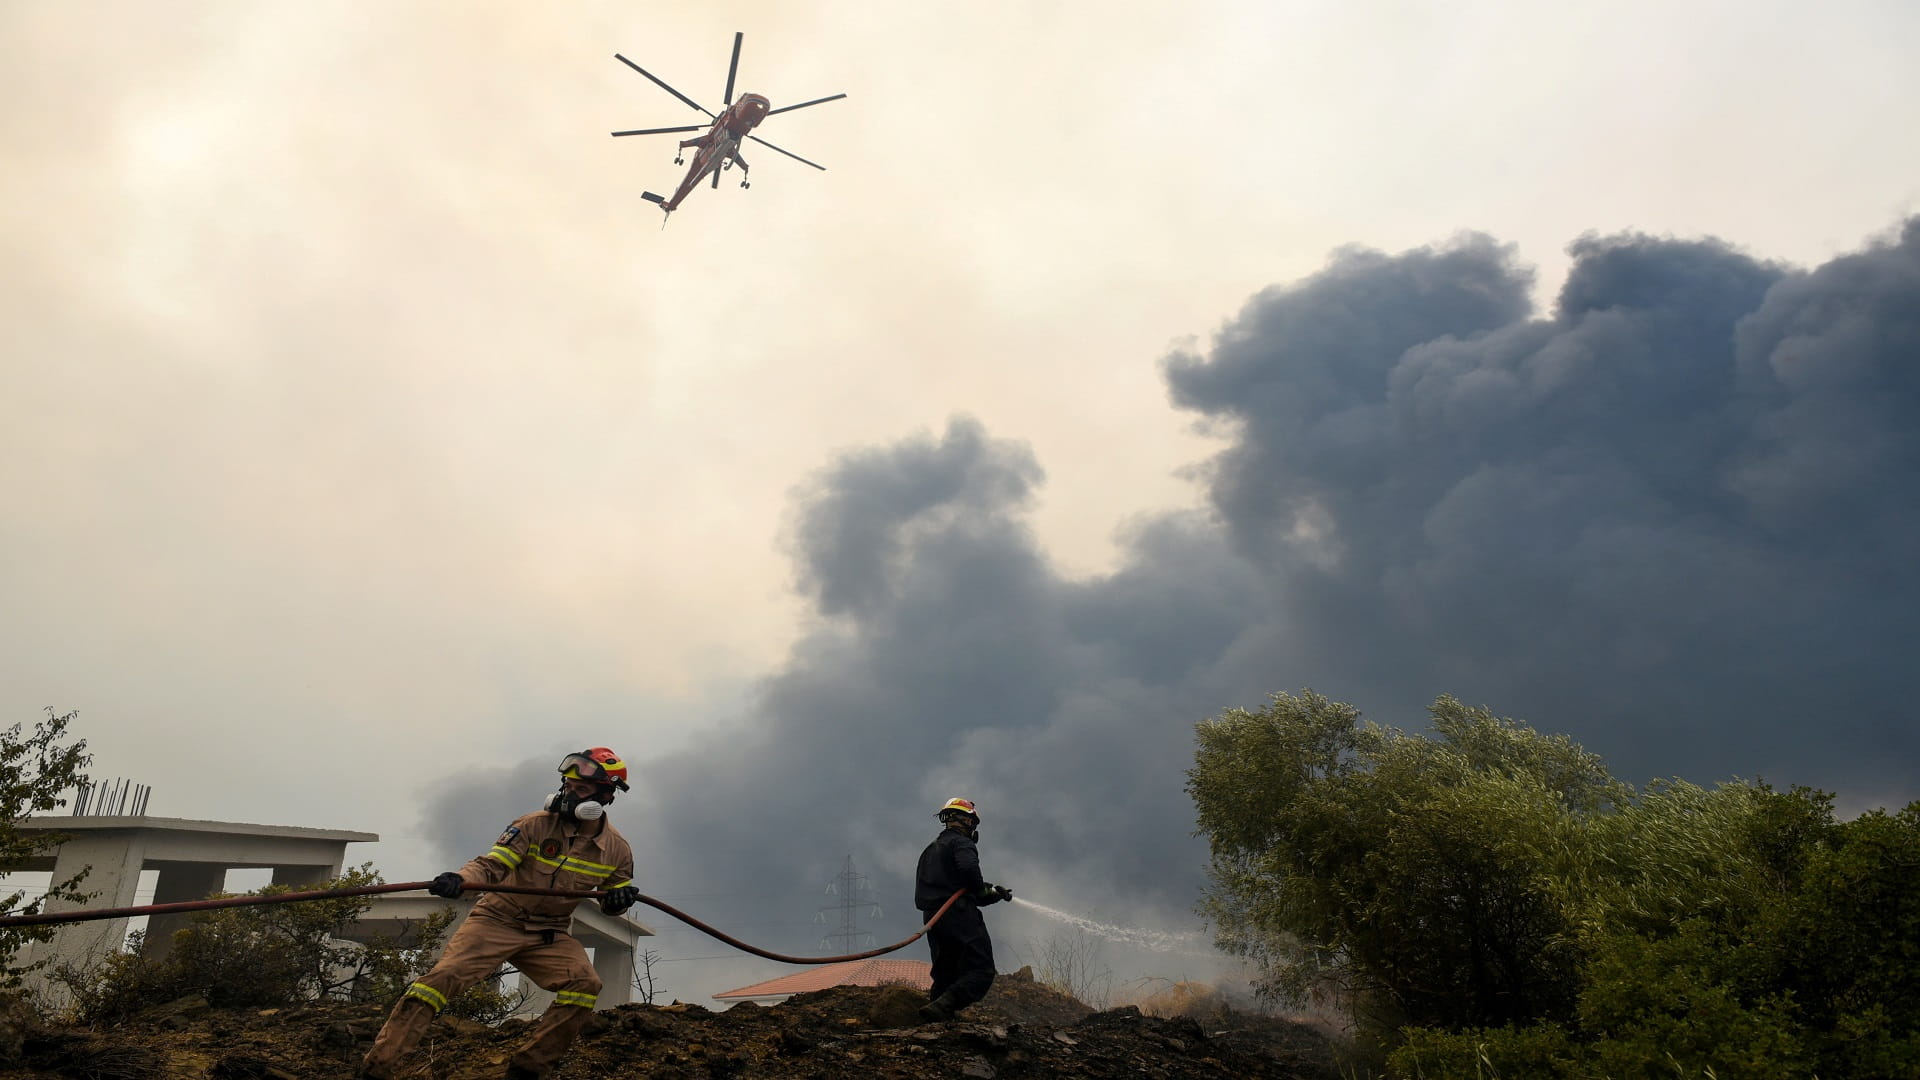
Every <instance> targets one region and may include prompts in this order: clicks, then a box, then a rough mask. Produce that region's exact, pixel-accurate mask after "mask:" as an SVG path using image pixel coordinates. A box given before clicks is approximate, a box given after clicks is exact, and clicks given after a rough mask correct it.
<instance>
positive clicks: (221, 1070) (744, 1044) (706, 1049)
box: [0, 972, 1340, 1080]
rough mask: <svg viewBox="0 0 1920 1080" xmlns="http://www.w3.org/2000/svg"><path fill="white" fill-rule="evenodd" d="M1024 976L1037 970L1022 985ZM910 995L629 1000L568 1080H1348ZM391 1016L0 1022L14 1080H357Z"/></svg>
mask: <svg viewBox="0 0 1920 1080" xmlns="http://www.w3.org/2000/svg"><path fill="white" fill-rule="evenodd" d="M1021 974H1022V975H1024V974H1025V973H1024V972H1022V973H1021ZM923 1000H924V997H923V996H922V995H921V994H919V993H916V992H914V991H912V990H908V989H906V988H903V987H892V986H883V987H837V988H834V989H831V990H822V991H819V992H817V993H811V994H800V995H797V996H795V997H792V998H789V999H787V1000H786V1001H784V1002H781V1003H779V1004H777V1005H772V1006H758V1005H753V1004H740V1005H735V1006H732V1007H731V1008H728V1009H727V1010H726V1011H724V1012H714V1011H711V1010H709V1009H706V1008H703V1007H701V1006H698V1005H681V1004H677V1003H676V1004H673V1005H622V1006H620V1007H618V1008H615V1009H609V1010H607V1011H605V1012H602V1013H599V1014H597V1015H596V1016H595V1017H594V1019H593V1020H592V1022H591V1023H590V1024H589V1025H588V1027H587V1029H586V1031H585V1032H584V1033H583V1034H582V1035H581V1037H580V1040H579V1041H578V1042H577V1043H575V1044H574V1047H573V1050H572V1052H571V1053H570V1055H569V1057H568V1059H567V1060H566V1061H565V1062H564V1063H563V1064H562V1065H561V1066H560V1068H559V1069H557V1070H556V1071H555V1072H553V1073H552V1074H550V1075H551V1076H552V1077H554V1078H556V1080H601V1078H607V1077H648V1078H660V1080H666V1078H674V1080H682V1078H684V1080H696V1078H707V1077H717V1078H748V1077H792V1078H809V1080H811V1078H819V1080H839V1078H842V1077H887V1078H896V1080H934V1078H940V1080H947V1078H950V1077H963V1078H965V1077H975V1078H981V1080H989V1078H1002V1077H1004V1078H1017V1077H1130V1078H1139V1077H1185V1076H1222V1077H1258V1078H1268V1077H1271V1078H1286V1080H1336V1078H1337V1077H1338V1076H1339V1075H1340V1073H1339V1070H1338V1068H1337V1066H1336V1059H1335V1057H1334V1051H1333V1047H1332V1045H1331V1044H1330V1043H1329V1041H1328V1040H1327V1038H1326V1037H1325V1036H1324V1035H1322V1034H1321V1033H1320V1032H1319V1031H1318V1030H1317V1029H1315V1028H1313V1027H1311V1026H1308V1025H1305V1024H1300V1023H1295V1022H1292V1021H1288V1020H1283V1019H1278V1018H1274V1017H1262V1016H1252V1015H1245V1014H1239V1013H1233V1012H1213V1013H1210V1014H1208V1015H1204V1016H1179V1017H1172V1018H1162V1017H1156V1016H1146V1015H1142V1014H1141V1012H1140V1011H1139V1010H1138V1009H1137V1008H1134V1007H1132V1006H1128V1007H1126V1008H1120V1009H1109V1010H1106V1011H1103V1012H1095V1011H1093V1010H1091V1009H1088V1008H1087V1007H1086V1006H1084V1005H1082V1004H1080V1002H1078V1001H1076V1000H1075V999H1073V998H1071V997H1067V996H1065V995H1062V994H1059V993H1056V992H1055V991H1053V990H1050V989H1048V988H1046V987H1044V986H1041V985H1039V984H1037V983H1034V982H1033V981H1031V978H1030V977H1029V978H1021V977H1020V976H1019V975H1013V976H1008V975H1003V976H1001V978H999V979H998V980H996V981H995V983H994V986H993V990H992V991H991V992H990V993H989V994H988V996H987V998H986V1000H984V1001H982V1002H980V1003H979V1004H978V1005H975V1006H974V1007H973V1008H971V1009H969V1010H967V1011H966V1013H965V1014H964V1015H963V1017H962V1018H961V1019H959V1020H956V1021H952V1022H948V1023H940V1024H926V1023H923V1022H921V1020H920V1018H919V1016H918V1015H917V1014H916V1012H915V1010H916V1009H917V1007H918V1006H919V1005H920V1003H921V1002H922V1001H923ZM386 1012H387V1010H386V1008H385V1007H384V1006H378V1005H348V1004H314V1005H304V1006H297V1007H291V1008H283V1009H216V1008H210V1007H208V1006H207V1005H206V1003H205V1002H204V1001H203V1000H201V999H198V998H186V999H183V1000H181V1001H177V1002H173V1003H172V1004H170V1005H166V1006H161V1007H160V1008H157V1009H152V1010H149V1011H148V1012H146V1013H144V1014H142V1015H140V1016H138V1017H136V1018H134V1019H133V1020H131V1021H128V1022H125V1023H121V1024H117V1025H114V1026H113V1027H111V1028H107V1029H104V1030H88V1029H80V1028H72V1027H65V1026H60V1025H49V1024H46V1023H44V1022H42V1021H40V1020H38V1019H36V1018H34V1017H33V1016H31V1015H30V1014H27V1013H25V1012H24V1011H23V1010H20V1009H19V1008H18V1007H17V1006H16V1007H14V1008H13V1009H10V1010H0V1077H5V1078H8V1080H13V1078H32V1080H56V1078H57V1080H162V1078H165V1080H175V1078H178V1080H186V1078H196V1080H197V1078H200V1077H206V1078H209V1080H348V1078H350V1077H352V1076H353V1075H354V1070H355V1069H356V1068H357V1066H358V1064H359V1061H360V1056H361V1055H362V1054H364V1053H365V1052H366V1049H367V1047H368V1046H369V1045H370V1044H371V1043H372V1041H373V1036H374V1033H375V1032H376V1031H378V1030H379V1028H380V1024H381V1022H382V1021H383V1020H384V1019H385V1016H386ZM529 1026H530V1021H525V1020H509V1021H506V1022H505V1023H503V1024H501V1025H499V1026H498V1027H488V1026H486V1025H484V1024H478V1023H474V1022H472V1021H463V1020H458V1019H454V1018H451V1017H442V1018H440V1019H439V1020H437V1021H435V1023H434V1024H433V1026H432V1027H431V1028H429V1029H428V1034H427V1037H426V1038H425V1039H424V1040H422V1042H421V1044H420V1046H419V1047H418V1048H417V1049H416V1050H415V1051H414V1052H413V1054H412V1055H410V1056H409V1057H408V1058H407V1059H406V1061H405V1062H404V1063H403V1066H402V1068H401V1070H400V1073H399V1075H400V1076H401V1077H402V1078H405V1080H416V1078H418V1080H426V1078H432V1080H483V1078H484V1080H494V1078H497V1077H500V1076H501V1075H502V1074H503V1073H504V1072H505V1068H506V1061H507V1058H508V1056H509V1055H510V1054H511V1053H512V1052H513V1051H514V1049H515V1048H516V1047H517V1046H518V1045H519V1043H520V1042H521V1040H522V1039H524V1038H525V1037H526V1033H527V1030H528V1028H529Z"/></svg>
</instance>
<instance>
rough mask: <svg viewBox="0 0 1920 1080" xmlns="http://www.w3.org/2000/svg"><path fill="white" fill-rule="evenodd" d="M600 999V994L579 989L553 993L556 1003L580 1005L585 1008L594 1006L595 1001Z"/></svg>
mask: <svg viewBox="0 0 1920 1080" xmlns="http://www.w3.org/2000/svg"><path fill="white" fill-rule="evenodd" d="M599 1000H600V995H598V994H583V993H581V992H580V991H578V990H562V991H560V992H559V993H557V994H555V995H553V1003H554V1004H555V1005H578V1006H579V1007H581V1008H583V1009H591V1008H593V1006H594V1003H595V1002H597V1001H599Z"/></svg>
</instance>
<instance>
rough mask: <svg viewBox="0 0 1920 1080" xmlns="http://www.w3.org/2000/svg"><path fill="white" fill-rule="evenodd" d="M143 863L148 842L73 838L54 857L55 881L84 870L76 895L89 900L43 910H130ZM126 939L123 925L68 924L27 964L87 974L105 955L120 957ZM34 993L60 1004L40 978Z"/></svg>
mask: <svg viewBox="0 0 1920 1080" xmlns="http://www.w3.org/2000/svg"><path fill="white" fill-rule="evenodd" d="M145 861H146V842H145V840H143V839H141V838H140V837H138V836H132V837H129V836H127V835H124V834H122V835H114V834H100V835H87V834H85V833H81V834H78V835H75V836H74V838H73V839H71V840H69V841H68V842H67V843H66V844H64V845H62V846H61V848H60V850H59V851H58V852H57V853H56V854H55V857H54V862H53V880H54V881H56V882H59V881H65V880H67V879H68V878H70V877H72V876H73V875H75V874H77V873H79V872H80V871H81V870H83V869H85V870H87V871H88V873H87V876H86V879H85V880H84V881H82V882H80V886H79V887H80V891H81V892H85V893H92V894H93V896H92V897H91V898H90V899H89V900H87V901H86V902H85V903H82V904H76V903H74V902H73V901H71V900H49V901H47V904H46V906H45V908H44V909H43V910H45V911H48V912H54V911H73V910H75V909H77V908H116V907H132V906H133V901H134V893H135V892H136V891H137V890H138V889H139V887H140V867H141V864H142V863H144V862H145ZM126 938H127V920H125V919H99V920H95V921H93V922H81V923H68V924H66V925H64V926H62V927H61V928H60V929H58V930H56V931H54V935H53V937H52V939H51V940H48V941H45V942H41V943H39V944H36V945H34V946H33V948H32V950H31V951H30V952H29V953H28V954H27V956H26V958H25V959H26V960H28V961H39V960H48V961H51V962H52V964H53V965H54V966H59V965H63V964H64V965H71V966H73V967H76V968H81V969H85V968H88V967H91V966H93V965H94V964H97V963H99V962H100V960H101V958H102V957H105V956H106V955H107V954H109V953H113V952H118V951H119V949H120V946H121V944H122V943H123V942H125V941H126ZM35 987H36V989H40V990H42V991H44V992H46V993H47V994H48V995H49V997H50V998H59V999H61V1000H60V1001H55V1002H54V1004H56V1005H58V1004H62V1003H64V995H63V994H61V993H60V992H59V991H58V989H57V988H56V987H54V986H53V984H52V983H50V982H49V981H47V980H46V979H45V978H44V974H43V976H42V977H41V978H38V979H36V980H35Z"/></svg>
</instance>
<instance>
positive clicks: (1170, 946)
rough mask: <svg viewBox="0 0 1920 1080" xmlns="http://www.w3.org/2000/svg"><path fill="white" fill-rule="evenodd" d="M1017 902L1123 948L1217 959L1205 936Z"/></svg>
mask: <svg viewBox="0 0 1920 1080" xmlns="http://www.w3.org/2000/svg"><path fill="white" fill-rule="evenodd" d="M1013 902H1014V903H1016V904H1019V905H1020V906H1021V907H1026V908H1032V909H1033V910H1034V911H1037V912H1039V913H1040V914H1042V915H1045V916H1046V917H1047V918H1049V919H1052V920H1054V921H1055V922H1063V923H1066V924H1067V925H1068V926H1071V927H1073V928H1074V929H1076V930H1081V931H1085V932H1086V933H1089V934H1092V935H1093V936H1094V937H1098V938H1104V939H1106V940H1108V941H1112V942H1116V943H1118V944H1121V945H1131V946H1134V947H1136V948H1141V949H1147V950H1149V951H1151V952H1163V953H1179V954H1182V955H1185V956H1213V955H1215V954H1214V953H1213V952H1212V950H1210V949H1207V948H1206V947H1205V945H1206V939H1205V937H1204V936H1203V935H1201V934H1198V933H1195V932H1193V931H1190V930H1188V931H1180V932H1173V931H1167V930H1149V929H1147V928H1145V927H1140V926H1120V925H1117V924H1115V923H1104V922H1100V921H1099V920H1097V919H1089V918H1087V917H1086V916H1084V915H1074V914H1072V913H1070V912H1066V911H1061V910H1059V909H1058V908H1050V907H1048V906H1047V905H1045V904H1036V903H1034V902H1033V901H1031V900H1028V899H1026V898H1024V897H1019V896H1016V897H1014V898H1013Z"/></svg>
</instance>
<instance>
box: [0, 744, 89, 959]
mask: <svg viewBox="0 0 1920 1080" xmlns="http://www.w3.org/2000/svg"><path fill="white" fill-rule="evenodd" d="M76 715H78V714H76V713H72V712H69V713H65V714H60V715H56V714H55V713H54V711H53V710H52V709H51V708H49V709H48V710H47V717H46V719H44V720H41V721H39V722H38V723H36V724H35V725H34V727H33V732H32V734H27V733H26V732H25V731H24V730H23V729H22V726H21V725H20V724H14V725H13V726H12V727H9V728H7V729H5V730H3V731H0V874H5V873H8V872H11V871H15V870H18V869H20V868H21V867H22V866H25V865H26V863H27V861H28V860H29V859H33V858H36V857H38V856H40V855H43V854H45V853H46V852H49V851H52V850H54V849H56V848H58V847H59V846H60V845H61V844H64V843H66V840H67V838H66V837H64V836H58V835H54V834H50V833H36V834H25V833H22V832H21V831H20V821H21V819H23V818H26V817H28V816H31V815H33V814H41V813H45V812H46V811H48V810H53V809H55V808H57V807H62V806H65V805H67V800H66V799H65V798H63V797H62V794H63V793H64V792H66V791H69V790H71V789H73V788H75V787H77V786H79V785H81V784H84V783H86V782H87V777H86V774H85V773H84V772H83V771H82V770H84V769H85V768H86V767H87V765H88V763H89V762H90V761H91V760H92V759H91V758H90V757H89V756H88V755H87V752H86V750H87V744H86V740H84V739H81V740H75V741H72V742H68V741H67V726H68V724H70V723H71V722H72V721H73V718H74V717H75V716H76ZM85 878H86V871H85V870H82V871H80V872H79V873H77V874H75V875H73V876H72V877H70V878H66V879H63V880H58V881H53V882H51V883H50V884H49V885H48V887H47V891H46V893H45V894H44V895H42V896H40V897H37V898H35V899H32V900H28V899H26V894H25V892H24V891H21V890H18V889H16V890H14V891H13V892H12V893H11V894H10V895H7V896H0V915H33V914H37V913H38V912H39V911H40V909H41V907H42V905H44V904H45V903H46V902H47V901H48V900H72V901H74V902H76V903H77V902H81V901H84V900H86V899H88V894H86V893H83V892H81V891H80V883H81V882H82V881H83V880H84V879H85ZM53 930H54V928H53V927H50V926H10V927H0V991H6V990H14V989H18V988H19V986H20V984H21V982H22V979H23V977H24V976H25V975H26V974H27V973H28V972H30V971H33V970H35V969H37V968H40V967H42V966H44V964H45V961H39V962H36V963H32V964H23V965H18V966H16V965H15V964H14V963H13V958H14V956H15V955H16V954H17V953H18V952H19V950H20V949H21V947H22V946H24V945H26V944H27V943H28V942H30V941H46V940H47V939H48V938H51V937H52V936H53Z"/></svg>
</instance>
